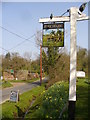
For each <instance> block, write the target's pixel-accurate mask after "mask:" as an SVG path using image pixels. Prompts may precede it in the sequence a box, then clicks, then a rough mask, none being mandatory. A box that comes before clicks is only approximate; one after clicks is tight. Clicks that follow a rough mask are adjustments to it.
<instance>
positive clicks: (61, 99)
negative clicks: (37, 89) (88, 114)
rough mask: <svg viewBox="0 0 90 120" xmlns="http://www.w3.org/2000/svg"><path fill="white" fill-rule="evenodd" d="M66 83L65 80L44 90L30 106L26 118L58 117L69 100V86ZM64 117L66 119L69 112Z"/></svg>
mask: <svg viewBox="0 0 90 120" xmlns="http://www.w3.org/2000/svg"><path fill="white" fill-rule="evenodd" d="M64 84H65V82H60V83H56V84H54V85H53V86H51V87H50V88H49V89H48V90H47V91H43V92H42V94H41V96H40V97H38V98H37V99H36V101H35V103H34V104H33V105H32V107H31V108H30V110H29V112H28V114H27V115H26V119H27V118H29V120H32V119H35V118H37V119H41V120H42V119H47V118H48V119H55V120H56V119H58V118H59V116H60V113H61V112H62V109H63V108H64V106H65V105H66V103H67V100H68V93H67V91H68V89H67V88H68V87H67V86H66V87H65V85H64ZM66 84H67V83H66ZM67 85H68V84H67ZM62 117H63V120H64V119H66V118H67V113H65V114H63V115H62Z"/></svg>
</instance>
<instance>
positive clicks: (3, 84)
mask: <svg viewBox="0 0 90 120" xmlns="http://www.w3.org/2000/svg"><path fill="white" fill-rule="evenodd" d="M12 86H13V85H12V84H11V83H10V82H9V81H3V82H2V86H1V85H0V87H2V88H6V87H12Z"/></svg>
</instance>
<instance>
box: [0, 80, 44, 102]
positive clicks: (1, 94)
mask: <svg viewBox="0 0 90 120" xmlns="http://www.w3.org/2000/svg"><path fill="white" fill-rule="evenodd" d="M45 81H46V79H44V80H43V82H45ZM39 85H40V82H39V81H36V82H33V83H22V84H17V85H15V86H14V87H10V88H5V89H3V90H0V98H1V100H0V104H2V103H4V102H5V101H7V100H9V99H10V93H11V91H12V90H15V91H18V90H19V93H20V94H22V93H24V92H26V91H28V90H31V89H32V88H34V87H36V86H39Z"/></svg>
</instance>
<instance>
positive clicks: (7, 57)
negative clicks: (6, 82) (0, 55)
mask: <svg viewBox="0 0 90 120" xmlns="http://www.w3.org/2000/svg"><path fill="white" fill-rule="evenodd" d="M5 58H6V59H8V60H10V58H11V55H10V53H9V52H8V53H7V54H6V55H5Z"/></svg>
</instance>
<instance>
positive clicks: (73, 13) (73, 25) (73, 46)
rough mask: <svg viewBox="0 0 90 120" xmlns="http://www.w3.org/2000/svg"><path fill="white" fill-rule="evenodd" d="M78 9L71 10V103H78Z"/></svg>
mask: <svg viewBox="0 0 90 120" xmlns="http://www.w3.org/2000/svg"><path fill="white" fill-rule="evenodd" d="M77 15H78V12H77V8H76V7H72V8H71V9H70V27H71V33H70V36H71V37H70V83H69V101H76V58H77V55H76V54H77V50H76V49H77V47H76V21H77Z"/></svg>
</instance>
